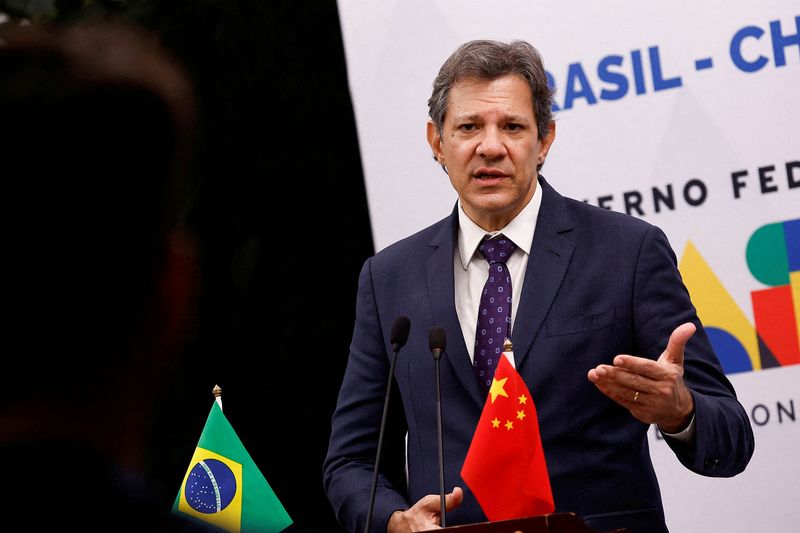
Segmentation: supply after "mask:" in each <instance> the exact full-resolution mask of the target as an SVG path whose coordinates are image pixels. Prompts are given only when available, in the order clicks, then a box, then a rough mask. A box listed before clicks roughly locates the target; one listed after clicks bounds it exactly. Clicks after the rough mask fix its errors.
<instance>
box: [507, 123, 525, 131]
mask: <svg viewBox="0 0 800 533" xmlns="http://www.w3.org/2000/svg"><path fill="white" fill-rule="evenodd" d="M506 129H507V130H509V131H519V130H521V129H522V125H520V124H514V123H510V124H506Z"/></svg>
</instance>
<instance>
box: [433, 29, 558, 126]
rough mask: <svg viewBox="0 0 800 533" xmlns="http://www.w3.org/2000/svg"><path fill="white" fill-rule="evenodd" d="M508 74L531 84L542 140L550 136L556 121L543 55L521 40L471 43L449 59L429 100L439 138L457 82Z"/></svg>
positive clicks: (443, 66)
mask: <svg viewBox="0 0 800 533" xmlns="http://www.w3.org/2000/svg"><path fill="white" fill-rule="evenodd" d="M507 74H517V75H519V76H521V77H522V78H523V79H524V80H525V81H526V82H528V86H529V87H530V89H531V101H532V102H533V113H534V116H535V117H536V125H537V127H538V130H539V139H542V138H543V137H544V136H546V135H547V134H548V133H549V131H550V122H551V121H552V120H553V112H552V105H553V90H552V89H551V88H550V87H549V86H548V84H547V75H546V74H545V70H544V63H543V62H542V57H541V55H540V54H539V51H538V50H536V48H534V47H533V46H531V45H530V44H529V43H527V42H525V41H521V40H514V41H511V42H510V43H503V42H500V41H488V40H474V41H469V42H466V43H464V44H462V45H461V46H459V47H458V48H457V49H456V51H455V52H453V54H452V55H451V56H450V57H449V58H447V61H445V62H444V64H443V65H442V68H441V69H440V70H439V74H438V75H437V76H436V79H435V80H434V81H433V93H432V94H431V97H430V98H429V99H428V114H429V115H430V118H431V120H432V121H433V123H434V124H435V125H436V129H437V130H438V131H439V134H440V135H441V134H442V130H443V128H444V119H445V112H446V111H447V104H448V98H449V96H450V89H451V88H452V87H453V86H454V85H455V84H456V83H457V82H459V81H461V80H462V79H466V78H477V79H480V80H493V79H496V78H499V77H501V76H505V75H507Z"/></svg>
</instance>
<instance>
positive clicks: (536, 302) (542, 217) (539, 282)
mask: <svg viewBox="0 0 800 533" xmlns="http://www.w3.org/2000/svg"><path fill="white" fill-rule="evenodd" d="M539 185H540V186H541V187H542V206H541V208H540V210H539V217H538V219H537V221H536V232H535V233H534V236H533V244H532V246H531V255H530V258H529V259H528V267H527V269H526V270H525V280H524V282H523V283H524V285H523V287H522V295H521V296H520V302H519V308H518V309H517V314H516V317H515V321H514V323H513V324H512V331H511V341H512V343H513V345H514V360H515V364H516V366H517V368H520V367H521V366H522V364H523V362H524V360H525V359H526V358H527V356H528V353H529V352H530V349H531V345H532V344H533V339H534V338H536V335H537V334H538V333H539V330H540V329H541V327H542V324H543V323H544V320H545V318H546V317H547V313H548V312H549V311H550V307H551V306H552V304H553V300H554V299H555V296H556V293H557V292H558V289H559V287H560V286H561V283H562V281H563V280H564V275H565V274H566V272H567V267H568V266H569V262H570V259H571V258H572V252H573V250H574V248H575V245H574V242H573V239H572V236H571V230H572V228H573V227H574V223H573V221H572V219H571V217H570V216H569V215H568V214H567V209H566V205H565V204H566V202H565V200H564V198H563V197H562V196H561V195H560V194H558V193H557V192H556V191H555V190H554V189H553V188H552V187H550V185H549V184H548V183H547V182H546V181H545V180H544V178H542V177H541V176H540V178H539Z"/></svg>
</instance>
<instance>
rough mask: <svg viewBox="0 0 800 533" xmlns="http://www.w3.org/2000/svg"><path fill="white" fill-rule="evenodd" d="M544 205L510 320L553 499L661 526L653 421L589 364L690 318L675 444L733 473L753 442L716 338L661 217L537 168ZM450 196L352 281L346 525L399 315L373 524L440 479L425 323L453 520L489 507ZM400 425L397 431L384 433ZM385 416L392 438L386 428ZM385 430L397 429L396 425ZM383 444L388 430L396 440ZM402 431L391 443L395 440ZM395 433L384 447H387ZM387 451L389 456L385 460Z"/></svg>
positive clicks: (646, 343)
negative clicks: (570, 185) (456, 493)
mask: <svg viewBox="0 0 800 533" xmlns="http://www.w3.org/2000/svg"><path fill="white" fill-rule="evenodd" d="M539 183H540V186H541V187H542V188H543V197H542V205H541V210H540V213H539V218H538V221H537V227H536V232H535V235H534V239H533V245H532V248H531V250H532V251H531V255H530V258H529V261H528V266H527V271H526V273H525V280H524V285H523V287H522V295H521V298H520V302H519V307H518V310H517V314H516V318H515V320H514V323H513V324H512V341H513V345H514V357H515V360H516V366H517V370H518V371H519V373H520V374H521V376H522V377H523V378H524V380H525V382H526V384H527V386H528V388H529V389H530V391H531V394H532V396H533V399H534V401H535V404H536V409H537V411H538V416H539V427H540V428H541V435H542V443H543V445H544V451H545V456H546V459H547V465H548V470H549V474H550V478H551V484H552V489H553V496H554V499H555V504H556V511H558V512H574V513H576V514H578V515H579V516H581V517H582V518H583V519H585V520H586V521H587V523H588V524H589V525H590V526H591V527H593V528H595V529H597V530H600V531H603V530H610V529H613V528H616V527H629V528H631V529H632V530H633V531H635V532H645V531H666V526H665V524H664V513H663V509H662V504H661V496H660V491H659V487H658V482H657V480H656V476H655V473H654V470H653V466H652V464H651V460H650V455H649V450H648V442H647V430H648V426H647V425H645V424H643V423H641V422H639V421H637V420H636V419H634V418H633V416H632V415H631V414H630V413H629V412H628V411H627V410H626V409H624V408H622V407H620V406H619V405H618V404H616V403H615V402H613V401H612V400H610V399H608V398H607V397H606V396H604V395H603V394H602V393H600V391H599V390H598V389H597V388H596V387H595V386H594V385H593V384H592V383H591V382H589V380H588V379H587V372H588V371H589V369H591V368H593V367H595V366H596V365H598V364H600V363H606V364H612V360H613V358H614V356H615V355H617V354H620V353H625V354H632V355H638V356H642V357H648V358H651V359H657V358H658V356H659V355H660V354H661V352H662V351H663V350H664V348H665V347H666V345H667V339H668V338H669V335H670V333H671V332H672V330H673V329H674V328H675V327H677V326H678V325H680V324H682V323H684V322H689V321H691V322H694V323H695V324H696V325H697V327H698V330H697V333H696V334H695V335H694V336H693V337H692V338H691V340H690V341H689V343H688V344H687V347H686V355H685V380H686V382H687V384H688V386H689V387H690V389H691V390H692V393H693V395H694V401H695V423H696V439H695V442H694V445H692V446H688V445H685V444H681V443H678V442H672V441H671V440H670V439H668V443H669V445H670V446H671V447H672V449H673V450H674V451H675V453H676V455H677V457H678V459H679V460H680V461H681V463H683V464H684V465H685V466H686V467H687V468H689V469H691V470H693V471H694V472H697V473H699V474H702V475H708V476H732V475H735V474H737V473H739V472H741V471H742V470H744V468H745V466H746V465H747V463H748V461H749V459H750V457H751V455H752V453H753V446H754V443H753V433H752V429H751V427H750V423H749V421H748V418H747V415H746V413H745V411H744V409H743V408H742V406H741V405H740V404H739V402H738V401H737V399H736V397H735V393H734V390H733V387H732V386H731V384H730V383H729V381H728V380H727V379H726V377H725V375H724V374H723V372H722V369H721V367H720V365H719V362H718V360H717V358H716V356H715V355H714V352H713V350H712V348H711V345H710V344H709V341H708V338H707V337H706V335H705V333H704V331H703V329H702V326H701V324H700V322H699V320H698V318H697V316H696V312H695V309H694V307H693V306H692V303H691V301H690V299H689V294H688V292H687V290H686V288H685V286H684V285H683V282H682V280H681V278H680V274H679V273H678V270H677V267H676V261H675V255H674V253H673V251H672V249H671V247H670V245H669V243H668V241H667V238H666V236H665V235H664V233H663V232H662V231H661V230H659V229H658V228H657V227H655V226H653V225H651V224H648V223H646V222H644V221H641V220H639V219H636V218H634V217H630V216H626V215H622V214H619V213H614V212H611V211H607V210H604V209H600V208H597V207H593V206H590V205H587V204H584V203H582V202H578V201H575V200H571V199H569V198H565V197H562V196H561V195H559V194H558V193H557V192H556V191H555V190H554V189H553V188H552V187H550V186H549V185H548V184H547V182H545V181H544V179H542V178H540V180H539ZM457 226H458V217H457V214H456V211H455V210H454V211H453V213H452V214H451V215H450V216H449V217H447V218H445V219H444V220H442V221H440V222H438V223H436V224H434V225H432V226H430V227H428V228H426V229H424V230H422V231H420V232H419V233H416V234H414V235H412V236H411V237H408V238H406V239H403V240H401V241H399V242H397V243H395V244H393V245H392V246H389V247H387V248H386V249H384V250H383V251H381V252H379V253H378V254H376V255H374V256H373V257H371V258H370V259H368V260H367V261H366V262H365V264H364V266H363V269H362V271H361V274H360V278H359V285H358V297H357V310H356V323H355V328H354V332H353V340H352V344H351V347H350V358H349V362H348V365H347V369H346V372H345V376H344V380H343V383H342V387H341V392H340V395H339V399H338V403H337V406H336V410H335V413H334V415H333V420H332V432H331V438H330V443H329V449H328V456H327V458H326V460H325V465H324V484H325V489H326V492H327V495H328V498H329V500H330V502H331V504H332V506H333V508H334V511H335V512H336V514H337V517H338V519H339V521H340V522H341V523H342V525H343V526H344V527H345V528H346V529H347V530H348V531H352V532H361V531H363V530H364V521H365V520H366V514H367V507H368V503H369V494H370V485H371V480H372V472H373V465H374V461H375V453H376V448H377V442H378V434H379V428H380V420H381V414H382V410H383V398H384V391H385V388H386V383H387V377H388V372H389V365H390V361H391V359H390V358H391V346H390V345H389V339H388V337H389V332H390V330H391V327H392V324H393V322H394V320H395V319H396V318H397V317H398V316H400V315H405V316H408V317H409V318H410V320H411V333H410V336H409V339H408V343H407V345H406V346H405V347H404V348H403V350H402V351H401V352H400V354H399V356H398V359H397V366H396V371H395V383H396V390H397V391H398V393H399V397H398V396H397V395H395V396H393V397H392V402H393V405H395V404H396V405H397V406H398V407H399V408H400V411H401V412H400V413H399V414H398V413H396V416H395V417H394V418H393V419H390V421H389V425H390V426H391V427H392V428H393V429H394V430H396V429H397V428H398V427H400V428H401V431H399V434H400V438H402V435H403V434H405V432H406V431H407V432H408V433H407V443H406V444H407V468H408V472H407V475H408V484H407V485H406V483H405V474H404V473H403V472H397V471H390V469H389V468H388V466H387V468H386V469H384V471H383V472H382V474H381V476H380V478H379V481H378V489H377V493H376V499H375V510H374V513H373V519H372V524H371V526H370V530H371V531H376V532H383V531H385V530H386V524H387V521H388V518H389V516H390V515H391V514H392V512H394V511H395V510H398V509H405V508H407V507H409V506H410V505H412V504H413V503H414V502H416V501H417V500H418V499H419V498H421V497H423V496H425V495H427V494H438V492H439V469H438V447H437V424H436V408H435V405H436V400H435V398H436V393H435V378H434V376H435V368H434V360H433V357H432V355H431V352H430V350H429V348H428V330H429V328H430V327H431V326H434V325H439V326H441V327H442V328H443V329H444V330H445V332H446V333H447V349H446V351H445V355H444V357H443V358H442V360H441V362H440V376H441V396H442V406H443V407H442V410H443V416H442V418H443V437H444V460H445V485H446V489H447V490H448V491H449V490H450V489H451V488H452V487H453V486H455V485H458V486H461V487H462V488H464V489H465V498H464V502H463V504H462V505H461V506H460V507H459V508H458V509H456V510H454V511H452V512H450V513H448V515H447V525H448V526H449V525H456V524H464V523H474V522H482V521H485V520H486V517H485V515H484V514H483V512H482V511H481V509H480V507H479V506H478V503H477V501H476V500H475V498H474V496H473V495H472V493H471V492H470V491H469V490H468V487H467V486H466V484H465V483H464V481H463V480H462V479H461V477H460V475H459V472H460V470H461V466H462V464H463V462H464V457H465V456H466V453H467V450H468V448H469V444H470V440H471V438H472V434H473V432H474V430H475V426H476V425H477V422H478V419H479V418H480V414H481V410H482V408H483V404H484V398H482V397H481V395H480V392H479V388H478V383H477V380H476V378H475V375H474V373H473V370H472V367H471V364H470V359H469V355H468V352H467V348H466V346H465V344H464V339H463V335H462V333H461V328H460V326H459V322H458V317H457V315H456V309H455V304H454V281H453V259H454V249H455V246H456V236H457V231H458V227H457ZM391 434H392V435H397V434H398V432H397V431H395V432H394V433H391ZM389 435H390V433H389V432H387V438H386V442H387V443H389V440H390V437H389ZM392 438H394V437H392ZM389 444H390V443H389ZM402 448H403V446H402V445H401V446H399V447H395V448H391V449H393V450H397V449H399V450H401V451H402ZM389 449H390V448H387V450H389ZM388 454H389V452H388V451H385V452H384V456H383V458H382V460H381V464H382V465H383V463H384V461H386V463H387V465H388V464H389V463H391V462H392V457H389V456H387V455H388Z"/></svg>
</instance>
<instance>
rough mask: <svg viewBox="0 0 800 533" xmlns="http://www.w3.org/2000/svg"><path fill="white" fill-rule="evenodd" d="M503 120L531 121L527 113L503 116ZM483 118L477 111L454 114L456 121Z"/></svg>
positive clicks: (523, 122)
mask: <svg viewBox="0 0 800 533" xmlns="http://www.w3.org/2000/svg"><path fill="white" fill-rule="evenodd" d="M501 118H502V121H503V122H518V123H522V124H526V123H528V122H529V121H530V119H529V118H528V117H526V116H525V115H517V114H508V115H502V116H501ZM482 120H483V118H482V117H481V115H479V114H477V113H470V114H464V115H459V114H454V115H453V121H454V122H481V121H482Z"/></svg>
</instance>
